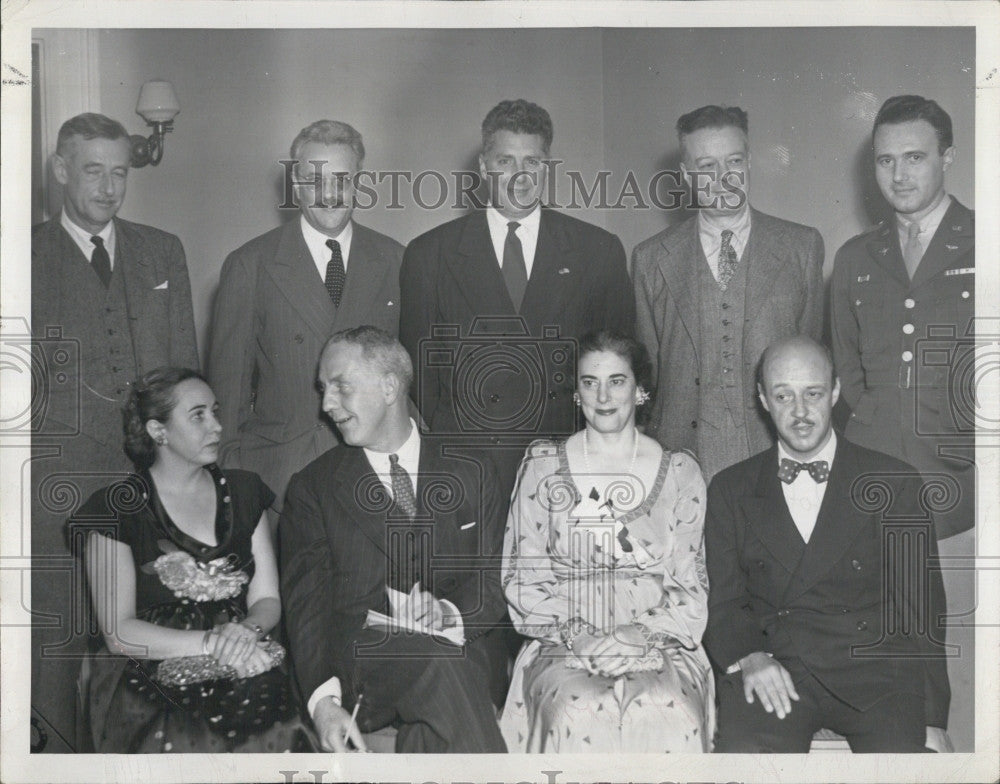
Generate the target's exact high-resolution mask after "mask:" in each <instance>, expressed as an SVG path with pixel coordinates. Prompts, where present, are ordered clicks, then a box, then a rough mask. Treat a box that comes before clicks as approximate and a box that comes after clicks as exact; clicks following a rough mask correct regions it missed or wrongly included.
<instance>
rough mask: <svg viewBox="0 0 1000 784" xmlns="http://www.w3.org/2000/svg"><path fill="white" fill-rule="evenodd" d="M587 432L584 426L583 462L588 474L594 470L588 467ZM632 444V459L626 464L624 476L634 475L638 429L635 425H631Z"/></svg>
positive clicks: (637, 452) (637, 447)
mask: <svg viewBox="0 0 1000 784" xmlns="http://www.w3.org/2000/svg"><path fill="white" fill-rule="evenodd" d="M589 432H590V431H588V430H587V429H586V428H584V430H583V464H584V465H585V466H586V467H587V474H588V475H590V476H593V475H594V472H593V471H592V470H591V468H590V450H589V449H588V448H587V445H588V443H589V439H588V437H587V436H588V435H589ZM632 435H633V444H632V460H631V462H630V463H629V464H628V473H627V474H626V476H635V474H634V473H633V469H634V468H635V459H636V458H637V457H638V456H639V430H638V428H636V427H635V426H633V427H632Z"/></svg>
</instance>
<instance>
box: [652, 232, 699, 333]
mask: <svg viewBox="0 0 1000 784" xmlns="http://www.w3.org/2000/svg"><path fill="white" fill-rule="evenodd" d="M660 245H661V246H662V248H663V250H664V251H665V253H663V254H662V255H661V256H659V257H658V259H657V264H658V266H659V268H660V274H661V275H663V279H664V281H665V282H666V285H667V288H669V289H670V294H671V296H672V299H673V301H674V303H675V305H676V307H677V312H678V313H680V316H681V321H683V322H684V326H685V328H686V329H687V332H688V334H689V335H690V336H691V341H692V344H693V345H694V347H695V351H696V352H697V350H698V346H699V345H700V335H701V327H700V315H699V309H698V305H699V302H700V297H699V296H698V265H699V264H703V263H704V260H703V259H704V255H703V253H702V250H701V240H700V239H699V238H698V219H697V216H696V217H694V218H691V219H689V220H688V221H685V223H684V224H682V225H681V226H680V227H679V228H678V229H677V232H676V234H670V235H668V236H666V237H664V238H663V240H661V242H660Z"/></svg>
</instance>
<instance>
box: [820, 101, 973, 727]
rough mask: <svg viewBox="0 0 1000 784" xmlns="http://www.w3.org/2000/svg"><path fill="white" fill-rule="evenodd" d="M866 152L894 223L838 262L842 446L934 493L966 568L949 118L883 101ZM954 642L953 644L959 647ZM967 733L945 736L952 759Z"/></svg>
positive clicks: (969, 223)
mask: <svg viewBox="0 0 1000 784" xmlns="http://www.w3.org/2000/svg"><path fill="white" fill-rule="evenodd" d="M872 146H873V151H874V160H875V176H876V180H877V181H878V185H879V189H880V190H881V192H882V195H883V196H884V197H885V199H886V201H887V202H888V203H889V204H890V206H891V207H892V208H893V212H894V215H893V216H892V217H890V218H889V219H888V220H885V221H883V222H882V223H880V224H879V225H878V226H876V227H875V228H874V229H872V230H870V231H868V232H866V233H864V234H861V235H859V236H857V237H855V238H853V239H851V240H850V241H849V242H847V243H846V244H845V245H844V246H843V247H842V248H841V249H840V251H839V252H838V253H837V256H836V259H835V261H834V270H833V282H832V304H831V319H832V337H833V350H834V357H835V360H836V365H837V373H838V375H839V376H840V379H841V385H842V396H843V397H844V399H845V400H846V401H847V403H848V405H849V406H850V407H851V416H850V419H849V421H848V424H847V429H846V432H845V436H846V437H847V438H848V439H850V440H851V441H854V442H855V443H857V444H860V445H862V446H866V447H869V448H875V449H879V450H881V451H883V452H887V453H889V454H892V455H893V456H895V457H898V458H900V459H902V460H905V461H906V462H908V463H910V464H911V465H913V466H915V467H916V468H917V469H919V470H920V471H921V472H922V473H923V474H924V478H925V479H926V480H928V481H931V482H934V483H935V485H936V486H938V487H940V488H941V492H940V493H939V494H937V495H936V496H935V497H931V496H928V497H927V498H926V499H925V502H926V503H927V504H929V505H932V506H933V509H932V510H931V511H933V513H934V518H935V521H936V528H937V535H938V539H939V540H947V541H946V542H943V543H942V545H941V548H940V550H941V554H942V555H944V556H949V555H952V556H954V555H964V556H971V555H973V554H974V552H975V547H974V540H973V533H972V528H973V526H974V524H975V464H974V462H973V461H974V459H975V432H974V431H975V401H974V395H975V389H974V388H973V378H974V339H973V338H974V336H973V321H972V319H973V314H974V303H975V299H976V298H975V246H974V242H975V227H974V214H973V212H972V211H971V210H969V209H968V208H966V207H965V206H963V205H962V204H960V203H959V202H958V200H957V199H955V198H954V197H952V196H950V195H949V194H948V193H947V192H946V191H945V187H944V175H945V172H946V171H947V170H948V168H949V167H950V166H951V165H952V163H953V161H954V159H955V148H954V146H953V141H952V124H951V117H949V115H948V113H947V112H945V111H944V110H943V109H942V108H941V107H940V106H938V104H937V103H935V102H934V101H932V100H928V99H925V98H923V97H920V96H916V95H901V96H896V97H894V98H890V99H889V100H887V101H886V102H885V103H884V104H883V105H882V108H881V109H880V110H879V112H878V115H877V116H876V117H875V124H874V129H873V132H872ZM947 566H948V562H947V560H946V561H945V562H944V567H945V570H944V580H945V591H946V594H947V596H948V612H949V614H950V615H955V614H959V613H964V612H968V611H970V610H972V609H973V601H974V600H973V590H972V589H973V574H972V572H965V573H964V574H962V573H959V572H956V571H949V570H948V568H947ZM967 625H969V626H970V627H971V624H967ZM955 631H956V630H955V629H950V630H949V634H948V637H949V639H948V642H949V643H957V642H959V639H958V636H957V635H956V634H955V633H954V632H955ZM939 637H940V634H939ZM966 640H968V643H969V644H968V645H966V644H965V643H966ZM961 643H962V647H961V652H960V653H959V654H958V657H957V658H955V659H953V660H952V661H951V662H950V664H951V665H953V668H954V669H955V670H956V672H952V673H951V683H952V687H953V690H954V691H955V699H954V700H953V701H952V705H953V711H952V712H953V714H954V712H955V709H956V708H960V707H961V706H963V705H965V706H966V707H967V709H968V710H969V716H968V720H969V721H970V722H971V706H972V699H971V694H970V695H969V697H970V698H969V699H962V695H961V691H962V690H963V687H964V688H967V689H970V690H971V686H972V676H971V670H972V667H971V659H970V658H969V657H971V655H972V645H971V628H970V629H968V630H966V633H965V636H963V637H962V639H961ZM957 670H961V672H958V671H957ZM963 724H964V722H962V721H959V722H952V723H950V724H949V726H950V727H953V733H952V734H953V737H954V738H955V740H956V746H959V747H960V746H961V743H960V736H961V735H962V734H963V733H962V726H963ZM969 742H970V744H971V729H970V730H969Z"/></svg>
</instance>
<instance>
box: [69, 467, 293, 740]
mask: <svg viewBox="0 0 1000 784" xmlns="http://www.w3.org/2000/svg"><path fill="white" fill-rule="evenodd" d="M206 470H208V471H209V472H210V473H211V475H212V478H213V480H214V482H215V486H216V497H217V503H216V520H215V534H216V541H217V542H218V544H217V545H215V546H212V545H208V544H205V543H204V542H200V541H198V540H197V539H194V538H193V537H191V536H189V535H188V534H186V533H184V532H183V531H182V530H180V528H178V527H177V526H176V525H175V524H174V523H173V521H172V520H171V519H170V516H169V515H168V514H167V512H166V510H165V509H164V508H163V505H162V503H161V502H160V500H159V497H158V496H157V494H156V486H155V484H154V483H153V480H152V478H151V477H150V475H149V474H148V473H143V474H140V475H135V476H131V477H129V478H128V479H126V480H124V481H122V482H118V483H116V484H114V485H111V486H110V487H107V488H105V489H104V490H100V491H98V492H97V493H95V494H94V495H93V496H91V497H90V499H88V500H87V502H86V503H85V504H84V505H83V506H82V507H80V509H79V510H77V512H76V513H75V514H74V516H73V519H72V520H71V524H72V525H74V526H75V527H76V528H77V529H79V527H80V526H83V527H84V528H85V529H87V530H92V531H97V532H99V533H101V534H104V535H106V536H109V537H111V538H113V539H116V540H117V541H119V542H121V543H123V544H126V545H128V546H129V548H130V549H131V550H132V557H133V560H134V562H135V568H136V573H135V581H136V585H135V593H136V617H137V618H138V619H140V620H143V621H148V622H149V623H155V624H158V625H160V626H165V627H168V628H171V629H186V630H207V629H211V628H212V627H213V626H215V625H216V624H217V623H225V622H227V621H229V620H231V619H232V620H239V619H241V618H244V617H246V613H247V607H246V596H247V588H248V586H249V583H250V580H251V579H252V578H253V575H254V561H253V554H252V550H251V537H252V536H253V532H254V529H255V528H256V526H257V524H258V521H259V520H260V517H261V514H262V513H263V512H264V510H265V509H266V508H267V507H268V506H269V505H270V504H271V502H272V501H273V499H274V495H273V493H271V491H270V490H269V489H268V487H267V486H266V485H265V484H264V483H263V482H262V481H261V480H260V478H259V477H258V476H257V475H256V474H253V473H250V472H247V471H225V472H223V471H222V470H220V469H219V468H218V467H216V466H215V465H210V466H207V467H206ZM109 584H113V581H112V580H111V578H109ZM171 662H172V663H173V662H174V660H171ZM88 664H89V668H90V677H89V688H88V694H87V700H86V714H87V715H86V717H85V718H86V719H87V721H88V723H89V725H90V729H91V736H92V738H93V742H94V747H95V750H96V751H98V752H103V753H146V752H226V751H241V752H242V751H257V752H280V751H295V750H301V751H308V750H310V746H309V736H308V733H307V732H306V731H303V730H302V725H301V722H300V721H299V717H298V711H297V708H296V705H295V703H294V701H293V699H292V696H291V691H290V688H289V683H288V676H287V673H286V672H285V670H284V669H283V668H282V667H276V668H274V669H271V670H269V671H267V672H265V673H262V674H261V675H257V676H256V677H253V678H216V679H213V680H205V681H200V682H197V683H191V684H189V685H186V686H176V685H165V684H164V683H162V682H159V681H158V680H157V679H156V676H155V675H156V671H157V666H158V665H159V662H157V661H151V660H148V659H131V658H127V657H125V656H121V655H117V654H115V653H112V652H110V651H109V650H108V649H107V647H106V646H105V645H103V643H102V644H101V645H100V647H99V649H98V650H97V651H96V652H95V653H93V654H92V655H91V656H90V661H89V663H88Z"/></svg>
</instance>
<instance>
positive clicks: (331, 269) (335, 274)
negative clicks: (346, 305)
mask: <svg viewBox="0 0 1000 784" xmlns="http://www.w3.org/2000/svg"><path fill="white" fill-rule="evenodd" d="M326 247H328V248H329V249H330V251H331V255H330V260H329V261H328V262H327V263H326V279H325V280H324V281H323V282H324V283H325V284H326V291H327V293H328V294H329V295H330V299H332V300H333V304H334V305H335V306H337V307H338V308H339V307H340V298H341V296H343V294H344V283H346V282H347V270H345V269H344V257H343V256H341V255H340V243H339V242H337V241H336V240H327V241H326Z"/></svg>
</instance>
